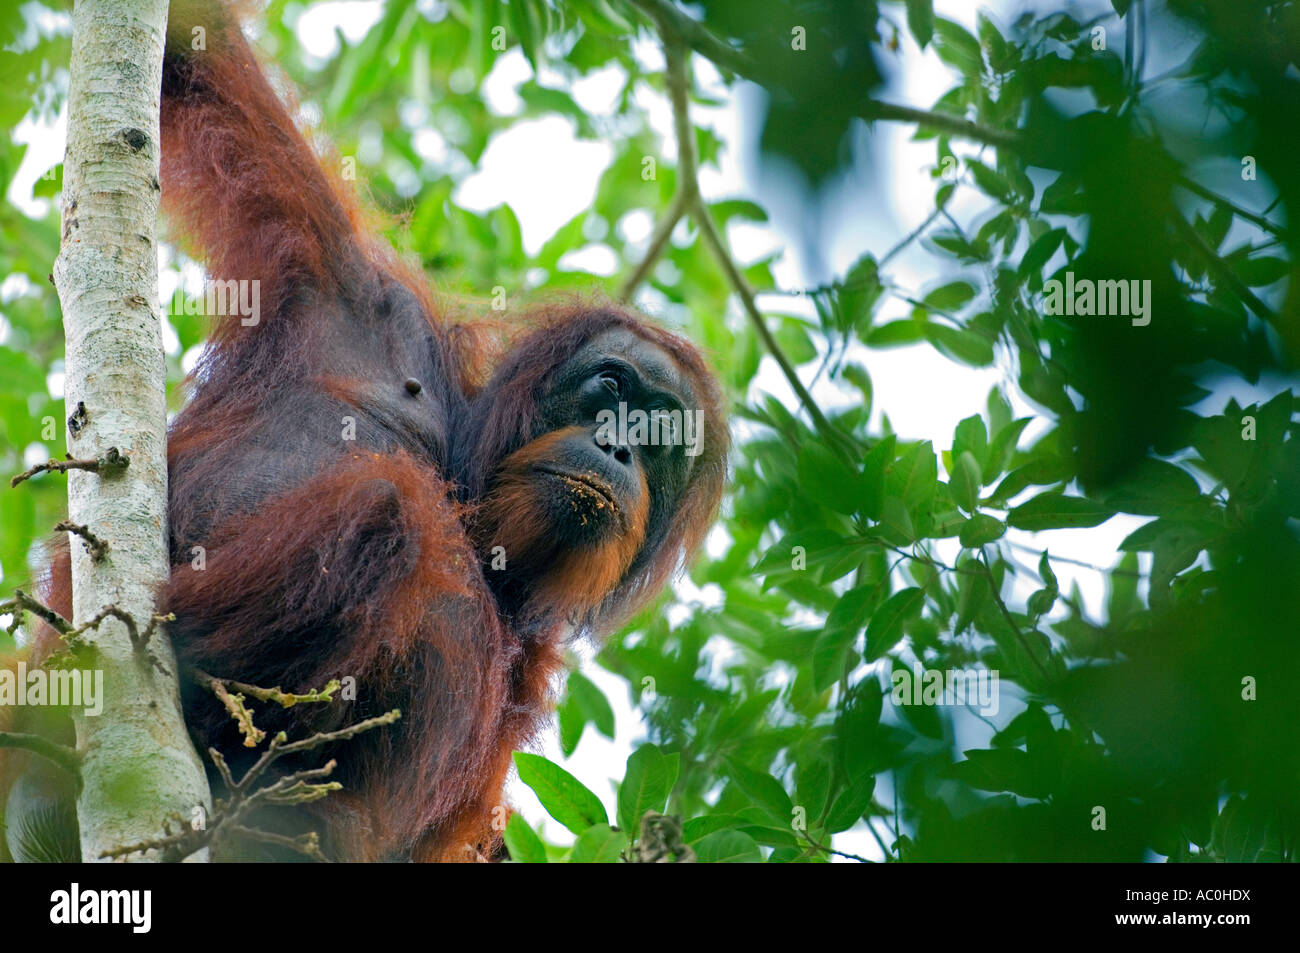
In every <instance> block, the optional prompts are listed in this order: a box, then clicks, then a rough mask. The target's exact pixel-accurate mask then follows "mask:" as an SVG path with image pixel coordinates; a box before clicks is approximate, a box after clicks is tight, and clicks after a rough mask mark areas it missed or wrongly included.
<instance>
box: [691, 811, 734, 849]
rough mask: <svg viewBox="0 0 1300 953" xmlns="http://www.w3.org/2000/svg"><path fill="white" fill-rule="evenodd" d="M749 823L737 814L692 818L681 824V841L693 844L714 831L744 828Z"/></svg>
mask: <svg viewBox="0 0 1300 953" xmlns="http://www.w3.org/2000/svg"><path fill="white" fill-rule="evenodd" d="M749 823H750V822H749V821H748V820H746V819H745V818H743V817H741V816H740V815H739V814H704V815H702V816H700V817H692V818H691V819H690V820H687V821H683V822H682V840H683V841H684V842H685V843H687V844H694V843H695V842H696V841H698V840H702V839H703V838H705V837H708V836H709V835H710V834H712V833H714V832H715V831H725V830H729V829H730V828H733V827H746V826H748V825H749Z"/></svg>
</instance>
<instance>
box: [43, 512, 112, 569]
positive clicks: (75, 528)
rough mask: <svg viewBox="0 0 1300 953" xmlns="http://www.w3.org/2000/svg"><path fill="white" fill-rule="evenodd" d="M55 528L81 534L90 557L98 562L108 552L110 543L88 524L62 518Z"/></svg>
mask: <svg viewBox="0 0 1300 953" xmlns="http://www.w3.org/2000/svg"><path fill="white" fill-rule="evenodd" d="M54 529H55V530H56V531H58V532H63V533H72V534H73V535H75V536H80V537H81V540H82V542H83V543H84V544H85V547H86V552H88V553H90V558H91V559H93V560H95V561H96V562H98V561H99V560H101V559H103V558H104V554H105V553H107V552H108V543H106V542H104V540H102V539H100V538H99V537H98V536H96V535H95V534H94V533H92V532H91V531H90V527H88V526H83V525H81V524H80V523H74V522H72V521H71V520H61V521H60V522H59V523H58V524H57V525H56V526H55V527H54Z"/></svg>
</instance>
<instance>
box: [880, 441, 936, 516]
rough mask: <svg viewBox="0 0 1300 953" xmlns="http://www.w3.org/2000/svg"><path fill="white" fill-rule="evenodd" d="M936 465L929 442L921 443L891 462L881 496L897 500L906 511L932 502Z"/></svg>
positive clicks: (914, 509)
mask: <svg viewBox="0 0 1300 953" xmlns="http://www.w3.org/2000/svg"><path fill="white" fill-rule="evenodd" d="M938 478H939V463H938V461H937V460H936V459H935V456H934V448H933V447H932V446H931V445H930V441H928V440H922V441H921V442H920V443H918V444H915V445H913V446H912V447H911V448H910V449H908V450H907V451H905V452H904V453H903V455H902V456H901V457H899V458H898V459H897V460H895V461H894V464H893V466H891V467H890V468H889V472H888V473H887V474H886V476H885V492H886V494H887V495H889V496H896V497H898V498H900V499H901V500H902V501H903V503H904V504H905V505H906V506H907V508H908V510H909V511H913V512H914V511H916V510H917V508H918V507H921V506H922V505H924V504H928V503H929V502H930V501H931V500H932V499H934V491H935V481H936V480H938Z"/></svg>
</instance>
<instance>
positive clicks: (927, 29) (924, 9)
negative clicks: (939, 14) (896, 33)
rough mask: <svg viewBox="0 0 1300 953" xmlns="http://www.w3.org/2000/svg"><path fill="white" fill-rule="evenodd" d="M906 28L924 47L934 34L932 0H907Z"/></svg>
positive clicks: (919, 44)
mask: <svg viewBox="0 0 1300 953" xmlns="http://www.w3.org/2000/svg"><path fill="white" fill-rule="evenodd" d="M907 28H908V29H909V30H911V31H912V36H914V37H916V43H917V46H919V47H921V49H925V47H926V45H927V44H929V42H930V39H931V38H932V37H933V36H934V0H907Z"/></svg>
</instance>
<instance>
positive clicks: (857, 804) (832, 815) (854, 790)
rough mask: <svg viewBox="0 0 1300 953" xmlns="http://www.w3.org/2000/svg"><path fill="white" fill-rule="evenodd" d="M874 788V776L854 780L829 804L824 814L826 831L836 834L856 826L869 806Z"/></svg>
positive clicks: (864, 776)
mask: <svg viewBox="0 0 1300 953" xmlns="http://www.w3.org/2000/svg"><path fill="white" fill-rule="evenodd" d="M875 788H876V779H875V777H874V776H872V775H869V774H868V775H863V776H860V777H857V778H855V779H854V780H853V781H852V782H851V783H850V784H849V786H848V787H847V788H845V789H844V790H843V791H841V792H840V793H839V794H838V795H837V796H836V798H835V801H834V803H832V804H831V809H830V811H828V812H827V814H826V830H827V831H828V832H829V833H832V834H838V833H839V832H840V831H847V830H848V829H849V828H850V827H852V826H853V825H854V824H856V823H857V822H858V820H859V819H860V818H861V817H862V815H863V814H865V813H866V811H867V808H869V807H870V806H871V794H872V792H873V791H874V790H875Z"/></svg>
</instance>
